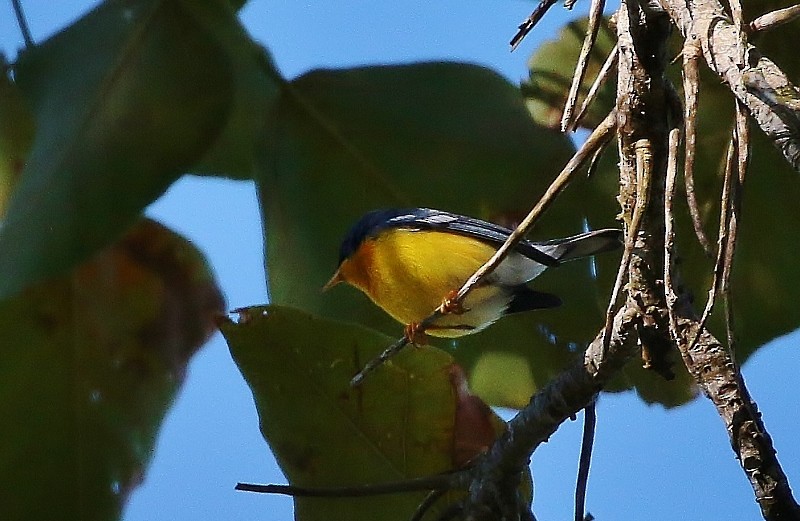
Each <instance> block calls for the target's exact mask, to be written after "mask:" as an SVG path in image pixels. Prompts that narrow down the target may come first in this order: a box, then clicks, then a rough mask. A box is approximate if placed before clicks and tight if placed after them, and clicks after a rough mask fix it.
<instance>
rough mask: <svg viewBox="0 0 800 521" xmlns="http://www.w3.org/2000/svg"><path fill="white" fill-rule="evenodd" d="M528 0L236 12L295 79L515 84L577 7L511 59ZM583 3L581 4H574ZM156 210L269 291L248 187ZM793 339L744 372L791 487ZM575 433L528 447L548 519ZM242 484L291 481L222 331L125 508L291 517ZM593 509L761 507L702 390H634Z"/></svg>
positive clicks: (571, 459) (38, 11) (187, 186)
mask: <svg viewBox="0 0 800 521" xmlns="http://www.w3.org/2000/svg"><path fill="white" fill-rule="evenodd" d="M23 4H24V6H25V8H26V12H27V15H28V19H29V22H30V26H31V30H32V33H33V36H34V38H35V39H37V40H42V39H44V38H45V37H47V36H48V35H49V34H51V33H52V32H53V31H55V30H57V29H58V28H60V27H62V26H64V25H65V24H67V23H69V22H70V21H71V20H73V19H74V18H76V17H77V16H79V15H80V14H81V13H82V12H84V11H85V10H86V9H88V8H89V7H90V6H91V5H93V3H92V2H81V1H73V2H52V0H27V1H23ZM533 5H534V3H532V2H523V1H519V0H491V1H489V0H483V1H478V0H460V1H455V0H438V1H436V2H430V1H410V0H409V1H405V2H376V1H375V0H341V1H338V2H323V1H317V2H297V1H294V2H288V1H275V2H267V1H256V0H253V1H250V2H248V4H247V6H246V7H245V8H244V10H243V11H242V14H241V17H242V19H243V22H244V24H245V26H246V27H247V28H248V30H249V31H250V32H251V34H252V35H253V36H254V37H255V38H256V39H257V40H259V41H260V42H262V43H263V44H264V45H265V46H267V47H268V48H269V49H270V51H271V52H272V55H273V57H274V59H275V61H276V63H277V64H278V67H279V68H280V70H281V71H282V73H283V74H284V75H285V76H286V77H289V78H291V77H294V76H296V75H299V74H301V73H303V72H305V71H307V70H309V69H312V68H315V67H345V66H353V65H362V64H376V63H402V62H408V61H416V60H430V59H449V60H460V61H468V62H473V63H479V64H483V65H487V66H489V67H491V68H493V69H495V70H497V71H498V72H500V73H501V74H503V75H505V76H506V77H507V78H508V79H509V80H511V81H512V82H517V81H519V80H521V79H523V78H525V77H526V76H527V69H526V62H527V58H528V57H529V55H530V53H531V52H532V50H533V49H535V47H536V46H537V45H538V44H539V43H541V42H542V41H543V40H544V39H546V38H551V37H553V36H554V35H555V33H556V31H557V29H558V27H559V26H560V24H562V23H563V22H564V21H565V20H568V19H569V18H570V16H572V15H571V14H570V13H568V12H566V11H564V10H563V9H561V8H560V7H555V8H553V10H552V11H553V12H552V13H551V14H548V16H547V17H546V18H545V20H544V22H543V23H542V24H541V25H540V26H539V27H537V29H536V30H535V31H534V32H533V33H532V34H531V35H530V36H529V37H528V39H527V40H526V41H525V42H524V43H523V45H522V46H521V47H520V49H519V50H518V51H517V52H515V53H513V54H512V53H510V52H509V50H508V45H507V44H508V40H509V38H510V37H511V36H512V35H513V33H514V32H515V30H516V26H517V24H518V23H519V22H520V21H521V20H522V19H523V18H524V17H525V16H526V15H527V14H528V13H529V12H530V10H531V8H532V7H533ZM585 9H587V5H586V4H582V3H579V4H578V6H577V8H576V10H577V12H576V14H584V13H585ZM20 45H21V37H20V35H19V32H18V31H17V30H16V24H15V22H14V19H13V16H12V12H11V9H10V2H3V3H2V5H0V49H2V51H3V52H5V54H6V55H7V56H8V57H10V58H12V59H13V56H14V55H15V53H16V49H17V48H18V47H19V46H20ZM534 202H535V201H534V200H533V196H532V200H531V203H532V204H533V203H534ZM147 213H148V214H149V215H151V216H153V217H156V218H158V219H160V220H161V221H163V222H164V223H166V224H167V225H169V226H170V227H172V228H173V229H174V230H176V231H178V232H179V233H182V234H183V235H185V236H186V237H188V238H190V239H191V240H192V241H194V242H195V244H196V245H197V246H198V247H199V248H200V249H201V250H203V251H204V253H205V254H206V255H207V256H208V258H209V260H210V262H211V264H212V266H213V269H214V270H215V273H216V275H217V277H218V280H219V282H220V285H221V287H222V288H223V290H224V292H225V294H226V297H227V299H228V304H229V306H230V307H231V308H235V307H239V306H245V305H250V304H257V303H262V302H264V301H265V299H266V287H265V283H264V276H263V269H262V262H263V258H262V251H261V225H260V222H259V219H260V217H259V212H258V203H257V200H256V197H255V192H254V188H253V185H252V184H251V183H248V182H234V181H226V180H214V179H207V178H203V179H200V178H194V177H185V178H183V179H182V180H180V181H179V182H177V183H176V184H175V185H173V186H172V188H170V190H169V191H168V192H167V193H166V194H165V195H164V196H163V197H162V198H161V199H159V200H158V201H157V202H156V203H154V204H153V205H152V206H151V207H150V208H149V209H148V211H147ZM798 340H800V336H798V334H797V333H794V334H791V335H788V336H787V337H784V338H783V339H779V340H777V341H774V342H772V343H771V344H770V345H769V346H767V347H765V348H764V349H762V350H760V351H759V352H758V353H757V354H756V355H754V356H753V357H752V358H751V360H750V361H749V362H748V363H747V365H746V366H745V367H744V373H745V377H746V379H747V383H748V385H749V387H750V389H751V392H752V394H753V396H754V398H755V400H756V401H757V402H758V404H759V406H760V408H761V410H762V412H763V414H764V419H765V421H766V424H767V428H768V429H769V431H770V433H771V434H772V436H773V438H774V442H775V445H776V447H777V449H778V451H779V453H778V455H779V457H780V459H781V462H782V463H783V465H784V468H785V470H786V472H787V473H788V475H789V478H790V482H793V483H794V485H795V487H798V483H800V444H798V443H797V442H796V440H797V427H798V418H800V398H798V396H797V393H796V392H795V391H794V390H793V387H794V386H791V385H789V382H794V381H796V379H797V376H796V374H797V373H796V369H795V368H796V367H797V363H798V361H799V360H800V354H799V353H798V350H797V346H796V344H797V342H798ZM580 428H581V425H580V422H571V423H568V424H566V425H564V426H563V427H562V428H561V429H560V430H559V431H558V432H557V433H556V434H555V435H554V436H553V438H552V439H551V440H550V442H549V443H547V444H544V445H543V446H542V447H541V448H540V449H539V450H538V451H537V452H536V453H535V455H534V457H533V470H534V479H535V484H536V491H535V497H536V499H535V507H534V508H535V512H536V515H537V516H538V518H539V519H540V521H547V520H555V519H561V520H563V519H570V518H571V516H572V514H571V512H572V494H573V487H574V480H575V467H576V462H577V459H578V451H579V440H580ZM237 481H253V482H277V483H281V482H284V481H285V480H284V478H283V476H282V475H281V473H280V470H279V469H277V467H276V465H275V461H274V459H273V458H272V456H271V454H270V452H269V450H268V448H267V446H266V444H265V443H264V442H263V440H262V438H261V436H260V433H259V431H258V422H257V417H256V413H255V409H254V406H253V402H252V397H251V395H250V392H249V389H248V388H247V387H246V386H245V384H244V382H243V380H242V378H241V376H240V375H239V373H238V370H237V369H236V367H235V366H234V364H233V362H232V360H231V358H230V356H229V354H228V351H227V348H226V346H225V344H224V342H223V341H222V339H221V337H220V336H219V335H216V336H215V337H214V338H213V339H212V340H211V341H210V342H209V343H208V345H206V346H205V347H204V348H203V350H202V351H201V352H200V353H199V354H198V355H197V356H196V357H195V358H194V359H193V361H192V362H191V365H190V370H189V378H188V379H187V382H186V384H185V386H184V388H183V390H182V391H181V393H180V395H179V396H178V398H177V400H176V402H175V404H174V407H173V408H172V410H171V411H170V413H169V414H168V416H167V418H166V421H165V423H164V425H163V428H162V431H161V434H160V437H159V441H158V445H157V448H156V451H155V454H154V457H153V462H152V465H151V467H150V469H149V471H148V473H147V475H146V477H145V482H144V484H143V485H142V486H141V487H140V488H139V489H138V490H137V491H136V492H135V493H134V494H133V496H132V497H131V500H130V503H129V505H128V506H127V508H126V510H125V516H124V519H125V520H126V521H140V520H153V519H165V520H166V519H168V520H190V519H191V520H196V519H266V520H272V519H285V520H288V519H291V518H292V502H291V500H290V499H287V498H283V497H270V496H260V495H255V494H247V493H241V492H235V491H234V490H233V486H234V484H235V483H236V482H237ZM587 506H588V509H589V510H590V511H591V512H592V513H593V514H594V515H595V517H596V518H598V519H600V520H609V519H618V520H624V519H643V518H647V519H650V520H659V519H664V520H667V519H669V520H673V519H678V518H688V519H755V518H758V517H759V515H760V514H759V511H758V508H757V507H756V505H755V503H754V501H753V499H752V492H751V490H750V487H749V484H748V482H747V480H746V479H745V477H744V475H743V473H742V472H741V470H740V469H739V465H738V463H737V462H736V460H735V458H734V455H733V453H732V451H731V450H730V447H729V444H728V440H727V436H726V433H725V431H724V427H723V424H722V422H721V420H720V419H719V418H718V416H717V414H716V412H715V411H714V409H713V407H712V406H711V404H710V403H709V402H708V401H707V400H704V399H699V400H696V401H695V402H694V403H692V404H690V405H688V406H684V407H682V408H679V409H677V410H672V411H665V410H664V409H663V408H661V407H659V406H654V407H649V406H646V405H643V404H642V403H641V402H640V401H639V400H638V398H637V397H636V396H635V395H634V394H632V393H626V394H621V395H610V396H603V397H602V399H601V400H600V403H599V409H598V431H597V438H596V446H595V458H594V462H593V466H592V476H591V480H590V483H589V494H588V502H587Z"/></svg>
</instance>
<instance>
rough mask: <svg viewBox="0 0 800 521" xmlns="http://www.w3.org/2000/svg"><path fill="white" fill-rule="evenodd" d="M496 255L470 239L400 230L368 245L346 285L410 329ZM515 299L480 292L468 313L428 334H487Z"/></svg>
mask: <svg viewBox="0 0 800 521" xmlns="http://www.w3.org/2000/svg"><path fill="white" fill-rule="evenodd" d="M494 252H495V248H493V247H492V246H490V245H488V244H486V243H484V242H481V241H479V240H476V239H473V238H470V237H465V236H461V235H454V234H451V233H443V232H438V231H427V230H426V231H413V230H407V229H396V230H388V231H385V232H383V233H381V234H380V235H379V236H378V237H377V238H372V239H367V240H366V241H364V243H363V244H362V245H361V246H360V247H359V250H358V251H357V252H356V254H354V255H353V256H352V258H351V259H350V260H349V261H346V262H345V264H343V265H342V267H341V269H342V272H343V273H342V275H343V276H344V279H345V280H347V281H348V282H350V283H351V284H353V285H354V286H356V287H358V288H359V289H361V290H362V291H363V292H364V293H366V294H367V295H368V296H369V297H370V298H371V299H372V300H373V301H374V302H375V303H376V304H377V305H378V306H380V307H381V308H383V309H384V310H386V312H387V313H389V314H390V315H391V316H392V317H394V318H395V319H396V320H398V321H399V322H402V323H404V324H408V323H411V322H420V321H421V320H423V319H424V318H425V317H427V316H428V315H430V314H431V312H432V311H433V310H434V309H436V308H437V307H438V306H439V305H440V304H441V303H442V299H443V298H444V297H446V296H447V295H448V294H449V293H450V292H451V291H453V290H457V289H459V288H460V287H461V285H462V284H463V283H464V282H465V281H466V280H467V279H468V278H469V277H470V276H471V275H472V274H473V273H474V272H475V270H477V269H478V268H479V267H480V266H481V265H483V264H484V263H485V262H486V261H487V260H488V259H489V258H490V257H491V256H492V255H493V254H494ZM510 298H511V294H510V292H509V291H508V290H507V289H505V288H501V287H497V286H483V287H479V288H476V289H475V290H474V291H473V292H472V293H470V295H469V297H468V298H467V300H466V302H465V303H464V307H465V308H466V309H467V310H468V311H467V312H466V313H464V314H462V315H450V316H446V317H443V318H442V319H441V320H440V321H439V322H437V323H436V326H437V327H438V328H436V329H431V330H429V331H428V333H429V334H430V335H433V336H448V337H453V336H461V335H464V334H467V333H470V332H474V331H475V330H479V329H483V328H484V327H486V326H488V325H489V324H490V323H492V322H493V321H495V320H497V319H498V318H499V317H500V316H501V315H502V313H503V311H504V309H505V307H506V306H507V305H508V302H509V300H510ZM442 326H444V328H442ZM447 326H456V327H455V328H454V329H446V327H447ZM460 326H469V327H471V328H473V329H472V330H469V329H464V328H460Z"/></svg>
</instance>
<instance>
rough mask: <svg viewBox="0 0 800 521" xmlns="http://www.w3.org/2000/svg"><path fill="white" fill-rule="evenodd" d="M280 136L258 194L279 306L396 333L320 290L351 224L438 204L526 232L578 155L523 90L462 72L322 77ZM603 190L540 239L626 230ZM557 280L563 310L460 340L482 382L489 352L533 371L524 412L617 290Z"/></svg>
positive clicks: (546, 284) (572, 192)
mask: <svg viewBox="0 0 800 521" xmlns="http://www.w3.org/2000/svg"><path fill="white" fill-rule="evenodd" d="M271 125H272V127H271V140H270V141H269V143H268V146H267V147H266V148H265V150H264V157H263V164H262V171H261V176H260V178H259V188H260V196H261V202H262V209H263V212H264V216H265V223H266V227H267V228H266V231H265V234H266V237H267V273H268V276H269V283H270V291H271V298H272V301H273V302H275V303H279V304H286V305H291V306H296V307H299V308H302V309H304V310H308V311H310V312H312V313H315V314H319V315H322V316H327V317H332V318H337V319H343V320H348V321H357V322H359V323H362V324H368V325H370V326H371V327H373V328H376V329H378V330H379V331H382V332H385V333H387V334H390V335H392V336H399V334H400V333H401V326H400V325H399V324H397V323H395V322H394V321H392V320H391V319H390V318H388V316H387V315H386V314H385V313H384V312H383V311H382V310H380V309H379V308H377V307H376V306H375V305H373V304H372V303H371V302H369V301H368V300H367V298H366V297H365V296H364V295H362V294H360V293H359V292H357V291H356V290H354V289H352V288H348V287H337V288H335V289H334V290H331V291H329V292H327V293H325V294H322V293H320V289H321V287H322V285H323V284H324V283H325V282H326V281H327V280H328V279H329V278H330V276H331V274H332V273H333V271H334V269H335V268H336V263H337V259H338V250H339V243H340V241H341V240H342V238H343V237H344V234H345V233H346V231H347V229H348V228H349V227H350V226H351V225H352V223H353V222H355V220H356V219H357V218H358V217H360V216H361V215H362V214H363V213H365V212H366V211H368V210H371V209H374V208H380V207H398V206H400V207H403V206H429V207H434V208H441V209H445V210H449V211H455V212H458V213H463V214H466V215H472V216H475V217H479V218H483V219H487V220H492V221H495V222H499V223H501V224H506V225H509V226H514V225H515V223H517V222H519V220H520V219H521V218H522V217H523V216H524V215H525V213H527V211H528V209H529V208H530V207H531V206H532V205H533V204H534V203H535V202H536V200H538V199H539V197H540V196H541V194H542V193H543V192H544V191H545V189H546V187H547V186H548V185H549V184H550V182H551V181H552V179H553V178H554V177H555V175H556V174H557V173H558V171H559V170H560V169H561V168H562V167H563V165H564V164H565V163H566V161H567V160H568V159H569V157H570V156H571V154H572V152H573V147H572V145H571V143H570V141H569V139H568V138H567V137H565V136H563V135H561V134H559V133H556V132H553V131H550V130H547V129H544V128H542V127H540V126H537V125H535V124H534V123H533V122H532V121H531V119H530V115H529V114H528V112H527V109H526V108H525V106H524V104H523V101H522V98H521V96H520V94H519V91H518V89H516V88H514V87H513V86H512V85H510V84H509V83H508V82H507V81H505V80H503V79H502V78H500V77H499V76H497V75H496V74H494V73H492V72H490V71H488V70H486V69H483V68H480V67H476V66H471V65H464V64H455V63H423V64H413V65H406V66H392V67H365V68H359V69H349V70H340V71H332V70H320V71H314V72H311V73H309V74H307V75H305V76H302V77H300V78H298V79H297V80H294V81H292V82H290V83H288V84H287V85H286V86H285V87H284V89H283V93H282V96H281V98H280V100H279V101H278V103H276V105H275V112H274V113H273V114H272V120H271ZM593 186H594V185H593V183H590V182H589V180H586V179H579V180H576V181H575V182H574V183H573V186H572V187H570V189H569V190H568V193H566V194H564V195H562V196H561V197H562V198H561V200H562V201H564V202H566V204H565V205H563V208H565V209H566V211H564V210H560V209H559V206H561V204H560V203H559V204H557V205H556V206H555V207H554V208H553V209H552V210H551V211H550V212H549V213H548V215H547V216H546V217H545V218H544V219H543V220H542V221H541V223H540V225H538V227H537V229H536V230H535V231H534V233H533V236H534V237H536V238H540V239H548V238H553V237H558V236H565V235H569V234H573V233H577V232H580V231H581V229H582V227H583V226H584V223H585V222H586V221H588V223H589V224H590V225H591V226H592V227H603V226H614V224H615V223H614V221H613V216H614V215H615V213H616V211H617V209H616V208H614V206H613V196H612V198H611V204H609V205H606V206H604V207H603V206H596V205H593V204H591V203H586V197H587V194H590V193H591V192H592V190H593V188H592V187H593ZM594 200H595V199H594V198H593V199H592V201H594ZM569 201H571V202H569ZM576 208H577V210H576ZM442 254H443V261H444V260H446V255H447V253H446V252H442ZM613 257H615V256H614V255H610V256H609V259H607V260H602V259H601V260H600V265H599V267H600V272H601V273H602V274H603V275H606V274H607V275H611V274H613V272H614V267H613V263H614V261H613ZM606 262H610V263H611V264H607V263H606ZM606 268H608V269H606ZM555 271H556V273H553V274H546V275H545V276H543V277H542V278H541V281H537V283H535V284H534V286H535V287H537V288H542V289H545V290H548V289H553V290H554V292H555V293H557V294H559V295H560V296H562V298H563V299H564V300H565V301H566V302H567V305H566V306H565V307H564V308H563V309H560V310H548V311H543V312H538V313H529V314H525V315H524V316H522V317H519V318H515V319H508V320H502V321H500V322H499V323H498V324H496V325H493V326H492V327H491V328H489V329H488V330H487V331H486V332H485V333H481V334H478V335H473V336H471V337H468V338H465V339H463V340H459V341H458V342H456V343H455V344H456V345H457V349H456V350H455V351H454V354H455V356H456V358H457V359H458V361H459V363H460V364H461V365H463V366H464V367H465V368H466V369H467V372H468V374H470V378H471V379H472V381H473V382H474V381H475V380H474V378H475V375H474V374H473V369H474V366H475V365H476V364H477V362H478V360H479V358H480V356H481V355H482V354H483V353H485V352H489V351H492V350H499V351H503V352H510V353H512V354H514V355H515V356H519V357H520V358H521V359H522V360H524V361H525V362H527V364H528V365H529V368H530V370H531V371H533V372H535V373H536V374H537V378H536V379H535V380H533V385H534V387H531V386H526V387H524V388H520V389H519V391H518V393H517V394H516V396H525V399H524V401H522V400H521V399H519V400H516V401H514V402H513V405H516V406H521V405H524V403H526V402H527V398H528V397H529V396H530V395H531V393H532V392H533V391H534V390H535V388H536V387H535V386H536V385H539V384H541V383H542V382H543V381H545V377H546V375H550V374H553V373H555V372H556V371H558V370H559V369H561V368H562V367H563V365H564V364H565V363H566V362H567V361H568V360H569V359H571V357H572V356H574V353H570V349H569V346H570V344H571V343H573V342H575V343H579V344H580V343H585V342H587V341H588V340H590V339H591V338H592V337H593V336H594V334H595V333H596V332H597V330H598V329H599V327H600V324H601V323H602V317H603V311H602V310H603V309H604V307H605V304H604V302H603V300H604V299H605V298H606V297H605V296H604V295H605V290H602V289H601V288H604V287H605V286H609V285H610V282H609V281H603V282H601V283H600V284H599V285H598V284H597V283H596V282H595V280H594V279H593V277H592V274H591V271H590V269H589V264H588V263H586V262H578V263H572V264H571V265H567V266H565V267H563V268H559V270H555ZM554 338H555V341H556V345H553V344H551V340H553V339H554ZM573 351H574V349H573ZM484 367H487V366H486V365H485V364H484ZM494 378H495V379H501V378H502V376H501V375H499V374H496V375H495V376H494ZM493 403H502V404H505V405H512V403H511V402H507V401H498V402H493Z"/></svg>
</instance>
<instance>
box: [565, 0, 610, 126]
mask: <svg viewBox="0 0 800 521" xmlns="http://www.w3.org/2000/svg"><path fill="white" fill-rule="evenodd" d="M605 6H606V2H605V0H592V4H591V7H590V8H589V23H588V24H587V26H586V36H585V38H584V39H583V46H582V47H581V52H580V54H579V55H578V64H577V65H576V66H575V74H573V76H572V85H570V87H569V94H568V95H567V101H566V103H565V104H564V113H563V114H562V115H561V132H567V131H568V130H570V129H571V128H572V127H573V125H572V114H573V112H574V111H575V104H576V103H577V102H578V92H579V91H580V88H581V84H583V78H584V76H586V68H587V66H588V65H589V54H590V53H591V52H592V49H593V48H594V43H595V41H596V40H597V31H598V29H600V21H601V20H602V19H603V9H604V8H605Z"/></svg>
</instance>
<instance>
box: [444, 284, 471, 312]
mask: <svg viewBox="0 0 800 521" xmlns="http://www.w3.org/2000/svg"><path fill="white" fill-rule="evenodd" d="M439 310H440V311H441V312H442V314H444V315H463V314H464V313H466V312H467V311H469V310H468V309H467V308H465V307H464V306H463V305H462V304H461V302H459V301H458V291H457V290H453V291H451V292H450V293H448V294H447V296H446V297H445V298H444V300H442V304H441V306H439Z"/></svg>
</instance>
